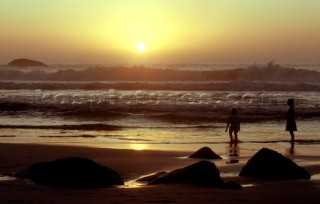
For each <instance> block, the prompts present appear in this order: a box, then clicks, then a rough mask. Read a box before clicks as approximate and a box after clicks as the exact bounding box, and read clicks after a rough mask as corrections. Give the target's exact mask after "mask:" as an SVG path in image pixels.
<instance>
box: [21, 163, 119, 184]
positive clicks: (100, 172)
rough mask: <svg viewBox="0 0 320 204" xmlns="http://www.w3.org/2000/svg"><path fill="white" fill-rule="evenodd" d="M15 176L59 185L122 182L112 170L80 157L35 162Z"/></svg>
mask: <svg viewBox="0 0 320 204" xmlns="http://www.w3.org/2000/svg"><path fill="white" fill-rule="evenodd" d="M15 176H17V177H19V178H26V179H30V180H31V181H33V182H34V183H35V184H40V185H47V186H59V187H74V188H98V187H109V186H113V185H123V184H124V182H123V180H122V178H121V177H120V176H119V175H118V173H117V172H115V171H114V170H112V169H110V168H108V167H105V166H101V165H100V164H98V163H96V162H94V161H92V160H90V159H87V158H80V157H68V158H61V159H57V160H54V161H46V162H40V163H36V164H33V165H31V166H29V167H27V168H26V169H24V170H22V171H20V172H17V173H16V174H15Z"/></svg>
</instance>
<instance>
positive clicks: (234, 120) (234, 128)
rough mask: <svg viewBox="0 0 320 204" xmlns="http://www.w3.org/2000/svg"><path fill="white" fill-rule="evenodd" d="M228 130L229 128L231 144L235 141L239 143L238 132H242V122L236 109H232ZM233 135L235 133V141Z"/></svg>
mask: <svg viewBox="0 0 320 204" xmlns="http://www.w3.org/2000/svg"><path fill="white" fill-rule="evenodd" d="M229 126H230V127H229ZM228 128H229V136H230V142H231V143H232V142H233V141H235V142H236V143H237V142H238V132H239V131H240V120H239V117H238V115H237V109H235V108H232V110H231V113H230V115H229V119H228V122H227V128H226V132H227V131H228ZM232 133H234V140H233V137H232Z"/></svg>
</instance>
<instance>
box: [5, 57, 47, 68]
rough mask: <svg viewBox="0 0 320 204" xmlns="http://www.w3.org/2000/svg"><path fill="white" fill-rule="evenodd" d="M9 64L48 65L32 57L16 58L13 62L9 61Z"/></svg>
mask: <svg viewBox="0 0 320 204" xmlns="http://www.w3.org/2000/svg"><path fill="white" fill-rule="evenodd" d="M8 65H9V66H12V67H30V66H37V67H43V66H47V65H46V64H44V63H42V62H39V61H34V60H30V59H15V60H13V61H11V62H9V63H8Z"/></svg>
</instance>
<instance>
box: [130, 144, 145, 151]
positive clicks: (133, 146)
mask: <svg viewBox="0 0 320 204" xmlns="http://www.w3.org/2000/svg"><path fill="white" fill-rule="evenodd" d="M131 148H132V149H134V150H144V149H146V148H147V145H146V144H131Z"/></svg>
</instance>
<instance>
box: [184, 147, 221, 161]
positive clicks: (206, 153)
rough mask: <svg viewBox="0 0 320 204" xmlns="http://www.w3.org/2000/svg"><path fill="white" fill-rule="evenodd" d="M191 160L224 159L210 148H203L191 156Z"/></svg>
mask: <svg viewBox="0 0 320 204" xmlns="http://www.w3.org/2000/svg"><path fill="white" fill-rule="evenodd" d="M189 158H198V159H222V158H221V157H220V156H219V155H217V154H216V153H215V152H214V151H212V149H210V148H209V147H202V148H201V149H199V150H198V151H196V152H195V153H193V154H192V155H190V156H189Z"/></svg>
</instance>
